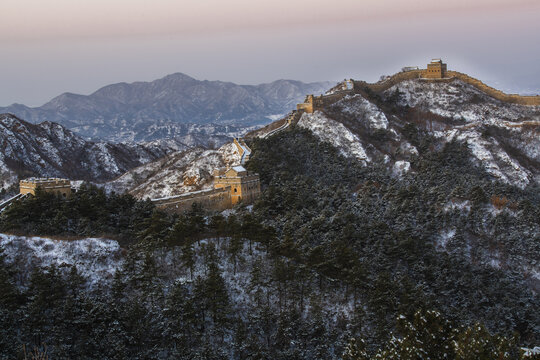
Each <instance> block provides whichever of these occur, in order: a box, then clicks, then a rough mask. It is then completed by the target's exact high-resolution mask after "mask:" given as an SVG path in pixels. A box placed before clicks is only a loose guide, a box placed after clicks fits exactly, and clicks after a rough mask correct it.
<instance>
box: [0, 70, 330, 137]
mask: <svg viewBox="0 0 540 360" xmlns="http://www.w3.org/2000/svg"><path fill="white" fill-rule="evenodd" d="M329 86H331V83H328V82H322V83H311V84H305V83H302V82H299V81H292V80H278V81H274V82H272V83H269V84H262V85H237V84H233V83H229V82H221V81H207V80H205V81H200V80H196V79H194V78H191V77H189V76H187V75H184V74H181V73H176V74H172V75H168V76H165V77H164V78H161V79H158V80H155V81H151V82H135V83H131V84H127V83H119V84H113V85H108V86H105V87H103V88H101V89H99V90H97V91H96V92H94V93H93V94H91V95H88V96H86V95H78V94H72V93H64V94H62V95H59V96H58V97H56V98H54V99H52V100H51V101H49V102H48V103H46V104H44V105H43V106H40V107H36V108H29V107H26V106H24V105H20V104H14V105H11V106H8V107H5V108H0V113H2V112H10V113H13V114H15V115H17V116H19V117H20V118H23V119H26V120H28V121H30V122H33V123H39V122H43V121H52V122H57V123H59V124H61V125H63V126H65V127H66V128H68V129H70V130H72V131H74V132H75V133H77V134H79V135H80V136H83V137H87V138H93V139H106V140H109V141H115V142H119V141H137V142H138V141H152V140H156V139H163V138H182V137H185V136H189V135H191V136H195V137H199V138H200V137H204V136H216V137H219V136H227V137H231V136H235V132H237V131H239V128H241V129H244V128H247V127H249V126H252V125H256V124H261V123H267V122H269V121H271V120H272V119H274V117H275V116H276V114H278V115H279V114H284V113H286V112H287V111H288V109H290V108H291V107H293V106H294V105H295V104H296V103H297V102H299V101H301V100H302V98H303V97H304V95H305V94H307V93H322V92H323V91H324V90H325V89H326V88H328V87H329ZM219 143H220V144H222V143H223V141H221V142H219ZM189 145H206V143H200V142H199V143H197V144H189Z"/></svg>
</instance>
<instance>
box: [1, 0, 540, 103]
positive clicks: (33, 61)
mask: <svg viewBox="0 0 540 360" xmlns="http://www.w3.org/2000/svg"><path fill="white" fill-rule="evenodd" d="M0 8H1V13H2V21H1V22H0V44H1V45H2V49H3V55H2V61H1V65H2V67H1V69H0V81H1V82H2V83H3V84H9V86H8V87H7V88H6V87H5V86H4V87H3V88H2V89H0V106H1V105H8V104H10V103H12V102H19V103H25V104H28V105H39V104H41V103H43V102H45V101H47V100H49V99H50V98H52V97H53V96H55V95H58V94H60V93H61V92H64V91H71V92H79V93H90V92H92V91H94V90H96V89H97V88H99V87H100V86H103V85H106V84H109V83H113V82H119V81H127V82H130V81H136V80H153V79H155V78H159V77H162V76H164V75H166V74H169V73H173V72H184V73H186V74H188V75H191V76H194V77H197V78H201V79H220V80H227V81H234V82H238V83H258V82H265V81H272V80H275V79H278V78H294V79H298V80H303V81H314V80H340V79H343V78H345V77H354V78H363V79H366V80H369V81H374V80H376V79H377V78H378V77H379V76H380V75H381V74H383V73H392V72H395V71H398V70H399V69H400V67H401V66H406V65H423V64H424V63H425V62H427V61H428V60H429V59H430V58H431V57H443V58H445V59H446V60H447V61H448V63H449V67H450V68H453V69H456V70H460V71H466V72H472V75H476V76H478V77H481V78H482V79H483V80H485V81H487V82H491V84H493V85H498V86H499V87H502V88H503V89H508V90H512V91H525V92H526V91H530V90H537V89H540V72H539V70H538V66H537V64H538V63H539V61H538V60H540V46H538V45H540V44H539V42H540V41H539V40H538V36H537V34H538V33H540V25H539V23H540V21H539V20H540V1H538V0H535V1H530V0H522V1H519V0H515V1H506V0H505V1H503V0H474V1H471V0H468V1H464V0H454V1H452V2H451V3H450V2H449V3H448V4H444V3H442V2H438V1H425V0H408V1H403V0H402V1H397V0H336V1H331V2H329V1H319V0H309V1H308V0H288V1H285V0H274V1H271V2H270V1H264V2H263V1H253V0H251V1H248V0H231V1H223V0H197V1H195V0H194V1H184V0H181V1H178V0H153V1H148V0H92V1H87V0H49V1H43V0H2V5H0Z"/></svg>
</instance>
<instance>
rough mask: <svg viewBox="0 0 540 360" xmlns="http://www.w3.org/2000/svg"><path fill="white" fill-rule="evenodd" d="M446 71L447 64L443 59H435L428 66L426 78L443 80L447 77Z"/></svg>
mask: <svg viewBox="0 0 540 360" xmlns="http://www.w3.org/2000/svg"><path fill="white" fill-rule="evenodd" d="M446 71H447V70H446V64H445V63H443V62H442V60H441V59H433V60H431V62H430V63H429V64H428V65H427V70H426V72H425V73H424V77H425V78H426V79H443V78H444V77H446Z"/></svg>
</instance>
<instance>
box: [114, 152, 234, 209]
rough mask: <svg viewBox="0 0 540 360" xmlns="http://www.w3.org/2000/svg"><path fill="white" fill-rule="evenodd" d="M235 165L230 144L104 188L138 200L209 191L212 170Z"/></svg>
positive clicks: (164, 162) (162, 163) (147, 168)
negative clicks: (129, 195)
mask: <svg viewBox="0 0 540 360" xmlns="http://www.w3.org/2000/svg"><path fill="white" fill-rule="evenodd" d="M239 163H240V156H239V154H238V152H237V151H236V147H235V146H234V144H232V143H228V144H225V145H223V146H222V147H221V148H219V149H217V150H204V149H191V150H188V151H185V152H177V153H173V154H171V155H167V156H166V157H164V158H161V159H159V160H157V161H154V162H151V163H149V164H146V165H143V166H140V167H138V168H135V169H133V170H131V171H128V172H127V173H125V174H124V175H122V176H120V177H119V178H117V179H116V180H114V181H111V182H109V183H107V184H106V186H105V187H106V189H108V190H114V191H116V192H124V191H129V192H130V193H131V194H132V195H134V196H135V197H138V198H141V199H143V198H146V197H149V198H152V199H153V198H161V197H167V196H172V195H179V194H183V193H186V192H190V191H196V190H202V189H209V188H211V187H212V186H213V182H212V179H213V176H212V173H213V171H214V170H215V169H218V168H221V167H228V166H232V165H236V164H239Z"/></svg>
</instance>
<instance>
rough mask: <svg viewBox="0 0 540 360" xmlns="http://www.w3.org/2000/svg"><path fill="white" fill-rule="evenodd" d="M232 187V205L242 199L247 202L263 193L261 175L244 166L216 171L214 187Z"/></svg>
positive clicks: (251, 201)
mask: <svg viewBox="0 0 540 360" xmlns="http://www.w3.org/2000/svg"><path fill="white" fill-rule="evenodd" d="M221 188H230V193H231V203H232V205H235V204H237V203H238V202H240V201H242V202H244V203H247V204H251V203H253V201H254V200H255V199H256V198H258V197H259V195H260V194H261V183H260V180H259V175H258V174H254V173H250V172H248V171H247V170H246V169H245V168H244V167H243V166H233V167H232V168H230V169H228V170H226V171H225V170H216V171H215V172H214V189H221Z"/></svg>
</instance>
